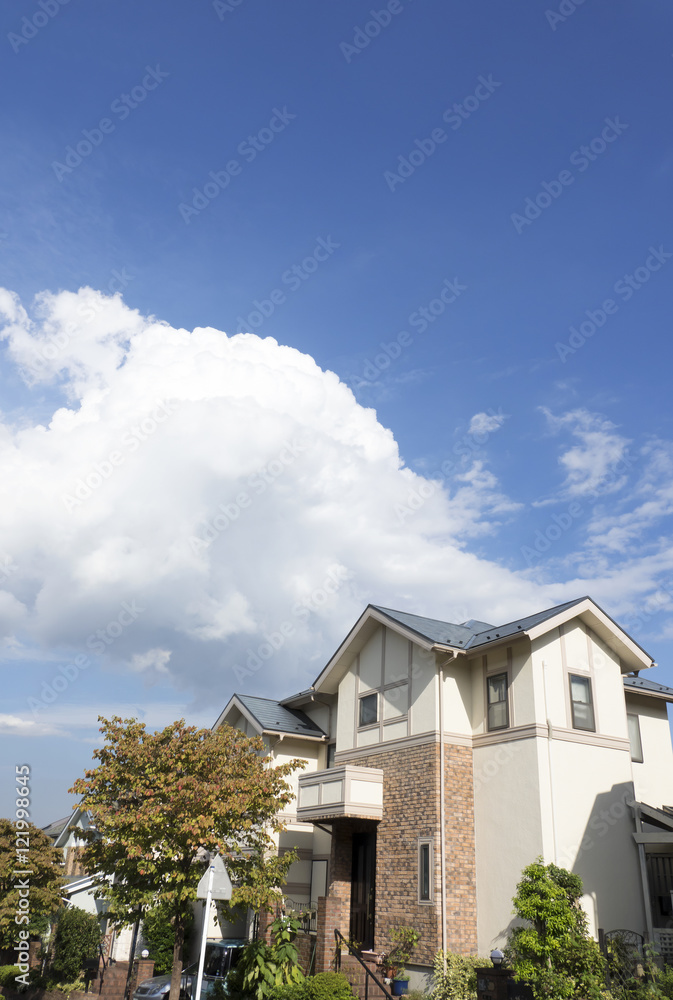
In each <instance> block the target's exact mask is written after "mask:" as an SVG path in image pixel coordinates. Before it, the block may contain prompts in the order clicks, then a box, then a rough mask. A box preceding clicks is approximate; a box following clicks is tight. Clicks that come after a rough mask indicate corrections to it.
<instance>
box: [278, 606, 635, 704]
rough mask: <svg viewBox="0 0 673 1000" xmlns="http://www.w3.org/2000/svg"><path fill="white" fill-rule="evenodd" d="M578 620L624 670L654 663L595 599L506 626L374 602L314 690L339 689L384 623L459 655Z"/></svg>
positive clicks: (428, 647)
mask: <svg viewBox="0 0 673 1000" xmlns="http://www.w3.org/2000/svg"><path fill="white" fill-rule="evenodd" d="M574 618H581V619H582V620H583V622H584V623H585V624H586V625H587V626H588V627H590V628H591V629H592V630H593V631H594V632H595V633H596V635H597V636H598V637H599V638H600V639H601V641H602V642H604V643H605V644H606V646H608V647H609V648H610V649H611V650H612V651H613V652H614V653H615V655H616V656H617V657H618V658H619V660H620V662H621V664H622V670H623V671H624V672H626V671H627V670H643V669H646V668H647V667H651V666H654V661H653V660H652V657H651V656H649V654H648V653H646V652H645V650H644V649H643V648H642V647H641V646H639V645H638V643H637V642H635V641H634V640H633V639H632V638H631V637H630V636H629V635H627V633H626V632H625V631H624V630H623V629H622V628H620V626H619V625H617V623H616V622H615V621H613V619H612V618H610V616H609V615H607V614H606V613H605V611H603V609H602V608H600V607H599V606H598V605H597V604H596V603H595V602H594V601H592V600H591V598H590V597H579V598H577V599H576V600H574V601H566V602H565V603H564V604H557V605H556V606H555V607H553V608H548V609H547V610H546V611H539V612H537V613H536V614H533V615H527V616H526V617H524V618H519V619H517V620H515V621H512V622H506V623H505V624H504V625H488V624H487V623H486V622H480V621H475V620H474V619H470V620H469V621H466V622H461V623H459V624H456V623H453V622H444V621H440V620H439V619H437V618H423V617H422V616H420V615H414V614H409V613H408V612H406V611H395V610H393V609H392V608H384V607H381V606H378V605H375V604H370V605H368V606H367V608H366V609H365V611H364V613H363V614H362V615H361V617H360V618H359V619H358V621H357V622H356V624H355V625H354V626H353V628H352V629H351V631H350V632H349V634H348V635H347V636H346V638H345V639H344V641H343V642H342V643H341V645H340V646H339V648H338V649H337V651H336V652H335V653H334V655H333V656H332V658H331V660H330V661H329V662H328V663H327V665H326V666H325V668H324V670H323V671H322V672H321V673H320V674H319V675H318V677H317V678H316V680H315V682H314V684H313V689H314V690H321V691H324V692H327V693H335V692H336V690H337V688H338V684H339V681H340V679H341V677H342V676H343V674H344V673H345V671H346V670H347V669H348V667H349V665H350V663H351V662H352V660H353V657H354V656H355V655H356V654H357V653H359V652H360V650H361V649H362V648H363V647H364V645H365V644H366V642H367V641H368V640H369V639H370V638H371V636H372V635H373V634H374V632H375V631H376V629H377V628H378V627H379V626H380V625H386V626H388V627H390V628H393V629H394V630H395V631H396V632H398V633H399V634H400V635H402V636H404V637H406V638H408V639H411V640H412V641H414V642H416V643H417V644H418V645H419V646H421V648H423V649H425V650H427V651H431V650H433V651H436V652H446V653H453V654H454V655H459V654H464V653H466V652H468V651H469V652H477V651H478V650H480V649H484V648H486V647H488V646H492V645H498V644H499V643H502V642H504V641H506V640H507V639H509V638H511V637H512V636H516V635H522V636H523V635H525V636H527V637H528V638H529V639H531V640H533V639H537V638H539V637H540V636H543V635H545V634H546V633H547V632H550V631H551V630H552V629H553V628H556V627H559V626H561V625H563V624H564V623H565V622H568V621H572V620H573V619H574ZM288 701H290V699H288Z"/></svg>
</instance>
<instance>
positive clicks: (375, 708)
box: [358, 694, 379, 726]
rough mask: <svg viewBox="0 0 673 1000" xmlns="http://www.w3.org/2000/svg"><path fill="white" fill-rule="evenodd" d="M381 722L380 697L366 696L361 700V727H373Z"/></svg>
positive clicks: (374, 695)
mask: <svg viewBox="0 0 673 1000" xmlns="http://www.w3.org/2000/svg"><path fill="white" fill-rule="evenodd" d="M378 721H379V696H378V694H366V695H364V696H363V697H362V698H360V716H359V723H358V725H360V726H373V725H374V724H375V723H377V722H378Z"/></svg>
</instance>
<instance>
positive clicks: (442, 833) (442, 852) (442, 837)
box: [437, 653, 455, 972]
mask: <svg viewBox="0 0 673 1000" xmlns="http://www.w3.org/2000/svg"><path fill="white" fill-rule="evenodd" d="M454 658H455V654H453V653H452V654H451V656H450V657H449V659H448V660H445V661H444V663H439V664H438V665H437V666H438V671H439V674H438V676H439V812H440V824H439V845H440V847H439V856H440V871H441V880H442V955H443V959H444V972H446V814H445V793H444V667H445V666H446V665H447V663H449V662H450V661H451V660H453V659H454Z"/></svg>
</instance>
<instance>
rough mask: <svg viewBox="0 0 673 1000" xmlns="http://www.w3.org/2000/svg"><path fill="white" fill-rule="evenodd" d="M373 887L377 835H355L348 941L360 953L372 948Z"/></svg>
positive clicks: (374, 881) (373, 833) (372, 833)
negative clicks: (351, 942)
mask: <svg viewBox="0 0 673 1000" xmlns="http://www.w3.org/2000/svg"><path fill="white" fill-rule="evenodd" d="M375 883H376V833H375V832H371V833H354V834H353V872H352V877H351V925H350V937H351V941H356V942H357V943H358V945H359V946H360V947H361V948H363V949H368V948H373V947H374V897H375Z"/></svg>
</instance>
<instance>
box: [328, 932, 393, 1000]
mask: <svg viewBox="0 0 673 1000" xmlns="http://www.w3.org/2000/svg"><path fill="white" fill-rule="evenodd" d="M334 937H335V940H336V943H337V953H338V955H339V968H341V948H340V945H344V944H345V945H346V947H347V948H348V954H349V955H352V956H353V957H354V958H357V960H358V962H359V963H360V965H361V966H362V968H363V969H364V970H365V972H366V973H367V978H366V979H365V996H364V1000H369V980H370V979H373V980H374V982H375V983H376V985H377V986H378V988H379V989H380V990H381V991H382V993H383V995H384V997H386V998H387V1000H393V995H392V993H390V992H389V991H388V990H387V989H386V988H385V986H384V985H383V983H382V982H381V980H380V979H379V977H378V976H375V975H374V973H373V972H372V970H371V969H370V968H369V967H368V966H367V965H365V963H364V962H363V961H362V958H361V956H360V955H359V953H358V952H357V951H356V949H355V948H353V946H352V945H351V944H350V943H349V942H348V941H347V940H346V938H345V937H344V936H343V934H342V933H341V931H340V930H338V929H337V928H336V927H335V928H334Z"/></svg>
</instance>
